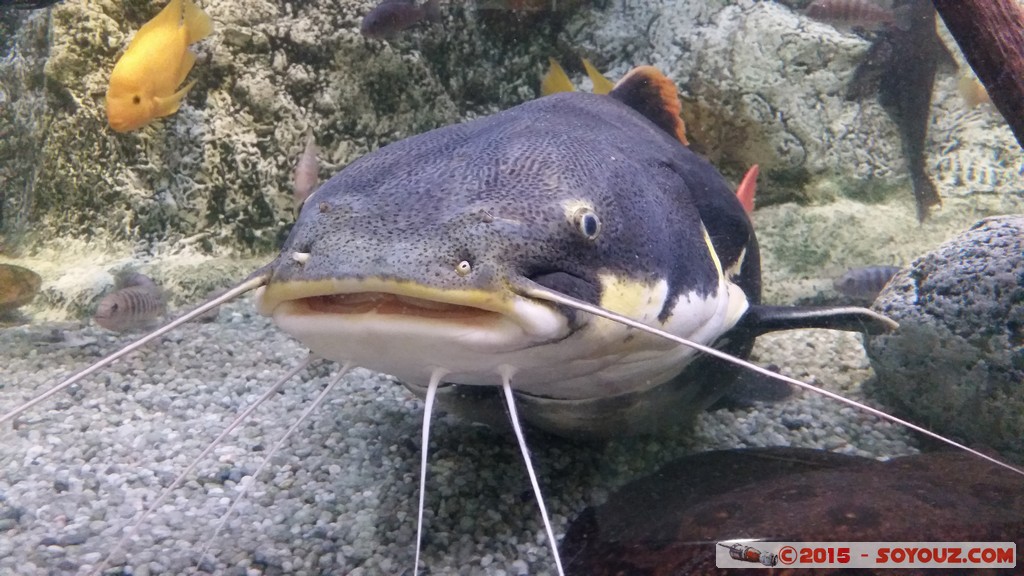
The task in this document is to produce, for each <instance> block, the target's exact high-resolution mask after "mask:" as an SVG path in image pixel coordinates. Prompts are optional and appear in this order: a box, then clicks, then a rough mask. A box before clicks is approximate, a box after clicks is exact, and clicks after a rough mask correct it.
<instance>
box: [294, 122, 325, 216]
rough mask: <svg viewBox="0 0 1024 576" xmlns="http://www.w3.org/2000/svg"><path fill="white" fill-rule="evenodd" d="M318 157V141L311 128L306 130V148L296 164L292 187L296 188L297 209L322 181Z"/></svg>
mask: <svg viewBox="0 0 1024 576" xmlns="http://www.w3.org/2000/svg"><path fill="white" fill-rule="evenodd" d="M316 155H317V148H316V140H315V139H314V138H313V129H312V128H310V129H308V130H306V148H305V150H303V151H302V155H301V156H299V161H298V162H297V163H296V164H295V174H294V176H293V182H292V185H293V186H294V192H295V196H294V198H295V207H296V208H300V207H301V206H302V204H303V203H304V202H305V201H306V198H308V197H309V195H310V194H311V193H312V192H313V190H314V189H316V185H317V184H318V183H319V181H320V174H319V173H320V163H319V162H317V158H316Z"/></svg>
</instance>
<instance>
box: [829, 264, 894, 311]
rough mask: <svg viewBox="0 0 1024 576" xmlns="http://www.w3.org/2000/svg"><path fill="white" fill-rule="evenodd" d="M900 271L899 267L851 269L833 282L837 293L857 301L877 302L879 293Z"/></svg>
mask: <svg viewBox="0 0 1024 576" xmlns="http://www.w3.org/2000/svg"><path fill="white" fill-rule="evenodd" d="M899 271H900V268H899V266H864V267H863V268H851V269H849V270H847V271H846V273H845V274H843V275H842V276H840V277H839V278H836V279H835V281H834V282H832V287H833V288H835V289H836V292H839V293H840V294H843V295H844V296H849V297H850V298H854V299H857V300H868V301H871V302H874V301H875V298H877V297H878V293H879V292H881V291H882V288H885V285H886V284H887V283H888V282H889V280H890V279H892V277H893V276H895V275H896V273H897V272H899Z"/></svg>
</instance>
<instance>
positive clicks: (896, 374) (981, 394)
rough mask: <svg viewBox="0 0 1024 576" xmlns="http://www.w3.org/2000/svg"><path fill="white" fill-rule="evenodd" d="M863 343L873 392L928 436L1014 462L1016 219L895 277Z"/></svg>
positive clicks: (1021, 347) (1020, 345) (991, 222)
mask: <svg viewBox="0 0 1024 576" xmlns="http://www.w3.org/2000/svg"><path fill="white" fill-rule="evenodd" d="M875 307H876V308H877V309H878V310H879V311H881V312H883V313H884V314H886V315H888V316H889V317H891V318H892V319H894V320H896V321H897V322H899V323H900V328H899V330H898V331H896V332H895V333H892V334H886V335H882V336H875V337H870V338H868V339H867V346H866V347H867V351H868V356H869V357H870V358H871V363H872V365H873V367H874V369H875V371H876V373H877V375H878V381H877V383H876V384H875V386H874V387H873V393H874V394H875V395H876V396H877V397H878V398H879V399H881V400H882V401H883V402H885V403H887V404H889V405H891V406H893V407H894V408H896V409H897V410H898V411H899V412H901V413H902V414H904V415H906V416H908V417H909V418H910V419H912V420H914V421H915V422H916V423H918V424H921V425H923V426H924V427H926V428H929V429H931V430H934V431H937V432H942V433H945V434H949V435H952V436H955V437H958V438H963V439H965V440H966V441H967V442H968V443H979V444H983V445H987V446H990V447H992V448H996V449H1000V450H1006V451H1010V452H1013V453H1015V454H1016V455H1017V457H1018V458H1020V457H1021V456H1024V216H1006V217H997V218H989V219H986V220H982V221H981V222H979V223H978V224H976V225H975V226H974V227H973V228H971V229H970V230H968V231H967V232H964V233H963V234H961V235H959V236H957V237H956V238H954V239H952V240H950V241H949V242H947V243H945V244H943V245H942V246H940V247H939V248H938V249H936V250H935V251H933V252H931V253H929V254H926V255H924V256H922V257H920V258H918V259H917V260H915V261H914V263H913V264H911V265H910V267H908V268H907V269H905V270H903V271H901V272H900V273H899V274H897V275H896V277H895V278H893V280H892V281H891V282H890V283H889V285H888V286H887V287H886V289H885V290H884V291H883V292H882V294H880V295H879V297H878V300H876V302H875Z"/></svg>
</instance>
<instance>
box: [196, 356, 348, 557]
mask: <svg viewBox="0 0 1024 576" xmlns="http://www.w3.org/2000/svg"><path fill="white" fill-rule="evenodd" d="M306 364H307V365H308V364H309V360H308V359H307V360H306ZM351 369H352V363H351V362H346V363H345V364H344V365H343V366H342V367H341V371H340V372H338V375H337V376H335V377H334V379H333V380H331V381H330V382H329V383H328V384H327V386H324V389H323V390H322V391H321V392H320V394H319V395H317V397H316V399H315V400H313V403H312V404H310V405H309V406H307V407H306V409H305V410H303V411H302V414H300V415H299V417H298V419H296V420H295V422H294V423H293V424H292V425H291V426H290V427H289V428H288V430H285V433H284V434H282V435H281V437H280V438H278V440H277V442H275V443H274V446H273V447H272V448H271V449H270V452H267V455H266V456H265V457H264V458H263V461H262V462H260V465H259V466H257V467H256V471H255V472H253V473H252V475H251V476H250V478H251V479H250V481H249V483H248V484H246V485H245V486H243V487H242V489H241V490H239V491H238V494H237V495H235V500H234V501H233V502H232V503H231V506H230V507H229V508H228V511H227V512H225V513H224V517H223V518H221V519H220V524H217V529H216V530H214V531H213V534H212V535H211V536H210V537H209V539H208V540H207V541H206V547H204V548H203V551H202V553H200V554H199V561H200V562H202V561H203V558H205V557H206V554H207V553H208V552H209V551H210V546H211V545H212V544H213V543H214V542H216V540H217V535H218V534H220V531H221V530H223V529H224V526H225V525H226V524H227V523H228V518H230V517H231V513H232V512H234V511H235V508H237V507H238V503H239V502H241V501H242V498H244V497H245V493H246V492H248V491H249V487H250V486H252V485H253V483H255V482H256V480H257V479H258V478H259V477H260V474H261V473H262V472H263V469H264V468H266V467H267V464H269V463H270V460H271V459H272V458H273V457H274V455H275V454H277V451H278V450H279V449H280V448H281V446H283V445H284V442H285V440H287V439H288V437H289V436H291V435H292V432H295V430H296V429H298V427H299V425H301V424H302V422H303V421H305V420H306V418H307V417H308V416H309V415H310V414H312V413H313V411H314V410H316V409H317V408H319V407H320V405H321V404H323V401H324V399H326V398H327V394H329V393H330V392H331V390H333V389H334V387H335V386H337V384H338V382H341V378H342V377H343V376H344V375H345V374H348V371H349V370H351ZM272 391H273V390H272ZM261 401H262V399H261ZM218 440H219V438H218Z"/></svg>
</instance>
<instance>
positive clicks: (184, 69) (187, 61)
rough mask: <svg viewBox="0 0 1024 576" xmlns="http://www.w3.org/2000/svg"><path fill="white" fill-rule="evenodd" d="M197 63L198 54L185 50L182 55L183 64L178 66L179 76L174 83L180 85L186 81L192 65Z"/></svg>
mask: <svg viewBox="0 0 1024 576" xmlns="http://www.w3.org/2000/svg"><path fill="white" fill-rule="evenodd" d="M195 64H196V55H195V54H193V53H192V52H191V51H189V50H185V53H184V54H182V55H181V65H180V66H179V67H178V78H177V80H175V82H174V85H175V86H179V85H181V83H182V82H184V81H185V77H186V76H188V73H189V71H190V70H192V67H193V66H195Z"/></svg>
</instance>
